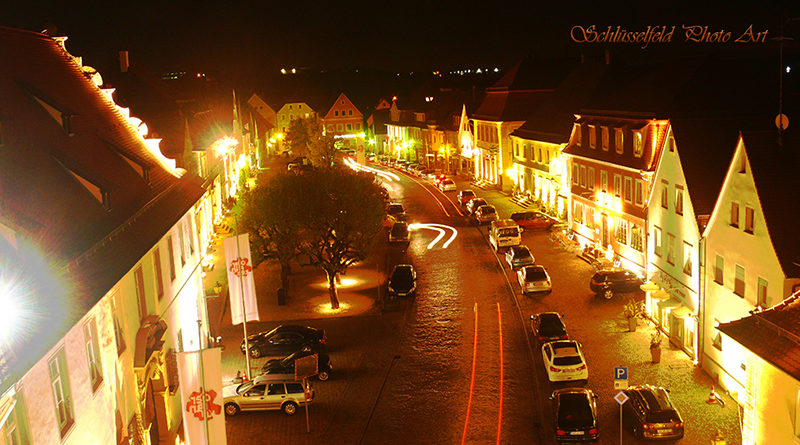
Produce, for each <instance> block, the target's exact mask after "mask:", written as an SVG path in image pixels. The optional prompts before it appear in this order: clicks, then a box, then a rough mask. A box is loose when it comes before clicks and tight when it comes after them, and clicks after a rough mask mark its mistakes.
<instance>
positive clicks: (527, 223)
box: [511, 211, 558, 230]
mask: <svg viewBox="0 0 800 445" xmlns="http://www.w3.org/2000/svg"><path fill="white" fill-rule="evenodd" d="M511 219H513V220H514V221H515V222H516V223H517V224H519V225H520V226H521V227H524V228H526V229H533V230H536V229H550V228H551V227H553V224H555V223H557V222H558V221H557V220H556V219H553V218H551V217H550V216H549V215H547V214H545V213H542V212H537V211H528V212H516V213H512V214H511Z"/></svg>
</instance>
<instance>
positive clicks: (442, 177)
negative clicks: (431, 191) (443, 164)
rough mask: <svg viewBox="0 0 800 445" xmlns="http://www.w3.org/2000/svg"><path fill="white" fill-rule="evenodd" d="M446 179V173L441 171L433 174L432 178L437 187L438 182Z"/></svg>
mask: <svg viewBox="0 0 800 445" xmlns="http://www.w3.org/2000/svg"><path fill="white" fill-rule="evenodd" d="M445 179H447V175H445V174H443V173H439V174H438V175H436V176H434V178H433V185H435V186H436V187H439V183H440V182H442V181H444V180H445Z"/></svg>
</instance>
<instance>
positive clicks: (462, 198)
mask: <svg viewBox="0 0 800 445" xmlns="http://www.w3.org/2000/svg"><path fill="white" fill-rule="evenodd" d="M474 197H475V192H473V191H472V190H461V191H460V192H458V203H459V204H461V205H462V206H465V205H467V203H468V202H470V200H472V198H474Z"/></svg>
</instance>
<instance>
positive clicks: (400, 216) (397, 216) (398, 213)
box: [386, 202, 406, 226]
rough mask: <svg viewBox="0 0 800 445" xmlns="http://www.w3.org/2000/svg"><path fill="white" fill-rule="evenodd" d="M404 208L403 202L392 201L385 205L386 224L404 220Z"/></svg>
mask: <svg viewBox="0 0 800 445" xmlns="http://www.w3.org/2000/svg"><path fill="white" fill-rule="evenodd" d="M405 213H406V209H405V208H404V207H403V204H400V203H399V202H393V203H391V204H389V205H388V206H386V224H388V225H389V226H391V225H392V224H394V223H396V222H398V221H405Z"/></svg>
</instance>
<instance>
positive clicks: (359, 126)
mask: <svg viewBox="0 0 800 445" xmlns="http://www.w3.org/2000/svg"><path fill="white" fill-rule="evenodd" d="M360 129H361V123H360V122H356V130H360Z"/></svg>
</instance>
